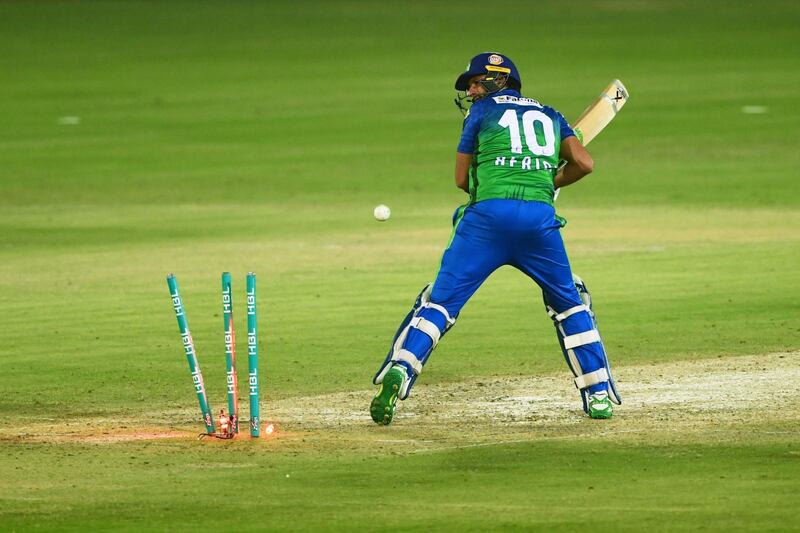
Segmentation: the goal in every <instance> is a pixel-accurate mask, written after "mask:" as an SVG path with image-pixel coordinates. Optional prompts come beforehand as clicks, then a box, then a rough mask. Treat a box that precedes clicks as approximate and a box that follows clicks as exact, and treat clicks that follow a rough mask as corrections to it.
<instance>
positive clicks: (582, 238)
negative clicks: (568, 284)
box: [0, 1, 800, 531]
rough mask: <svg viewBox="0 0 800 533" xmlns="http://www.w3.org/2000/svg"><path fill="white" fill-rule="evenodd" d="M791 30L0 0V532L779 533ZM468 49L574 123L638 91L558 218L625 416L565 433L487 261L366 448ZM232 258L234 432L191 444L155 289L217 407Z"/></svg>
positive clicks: (765, 10)
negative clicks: (253, 322) (250, 429)
mask: <svg viewBox="0 0 800 533" xmlns="http://www.w3.org/2000/svg"><path fill="white" fill-rule="evenodd" d="M798 20H800V8H798V7H797V6H796V5H795V3H793V2H780V1H777V2H770V3H769V4H768V5H764V6H757V7H754V6H751V5H749V3H747V2H733V3H730V2H721V1H719V2H717V1H712V2H703V3H702V4H698V3H696V2H666V1H664V2H661V1H658V2H635V1H621V2H601V1H591V2H582V3H580V6H579V5H578V4H575V5H570V6H557V5H549V6H537V7H536V9H535V10H533V9H532V8H531V7H530V6H529V4H528V3H523V2H516V3H515V2H510V3H504V4H503V5H502V6H499V5H490V4H486V3H485V2H461V3H459V5H458V7H457V8H456V7H455V6H454V5H452V4H451V3H448V2H425V3H422V2H419V3H417V2H414V3H410V4H409V5H406V6H404V7H403V8H402V9H401V8H399V7H398V5H396V4H395V3H380V2H360V1H351V2H321V1H319V2H306V1H298V2H292V3H291V4H287V5H286V6H284V7H271V6H267V5H254V4H251V3H236V2H228V3H225V5H224V6H223V5H222V4H219V3H218V2H168V3H159V4H154V3H147V2H90V3H86V2H84V3H66V2H33V3H23V2H3V3H0V49H2V50H4V53H3V54H0V70H2V71H3V72H7V73H13V74H11V75H9V76H6V78H7V79H6V80H4V82H3V83H2V84H0V117H2V122H1V123H0V294H2V295H3V296H2V299H1V300H0V301H1V302H2V308H3V316H4V320H3V327H2V328H0V363H1V368H2V371H0V391H3V394H2V396H1V397H0V416H2V419H3V420H4V424H2V425H1V426H0V477H2V479H3V480H4V482H3V483H1V484H0V530H18V531H23V530H36V529H43V530H76V529H92V530H95V529H100V530H102V529H115V530H120V529H123V530H124V529H130V530H133V529H141V528H143V527H148V528H150V529H157V530H189V529H196V528H197V527H208V526H212V525H221V523H222V518H221V513H222V512H223V510H224V509H227V510H228V511H230V512H231V513H233V515H234V518H233V521H234V524H235V527H236V529H237V530H239V529H241V530H264V529H276V530H308V529H337V530H352V529H364V530H374V529H379V528H382V527H384V526H386V527H390V528H392V529H408V530H420V531H427V530H431V529H435V530H461V531H485V530H493V529H510V530H531V529H541V530H548V531H550V530H564V531H566V530H570V531H573V530H575V529H577V528H583V527H587V526H588V525H591V526H592V527H604V526H606V528H614V529H617V530H630V531H640V530H642V529H648V530H653V531H678V530H697V529H701V528H703V529H708V530H712V531H713V530H723V529H724V530H729V531H737V530H742V531H744V530H775V531H780V530H792V529H794V528H796V526H794V525H793V524H794V523H795V515H796V513H795V512H794V510H795V509H796V507H797V506H798V505H799V504H800V498H798V496H797V491H796V490H795V489H796V480H797V479H798V475H800V466H798V465H799V463H798V456H799V455H800V446H798V444H799V443H800V432H799V431H798V429H797V428H798V427H800V426H799V425H798V423H800V394H798V388H797V387H796V386H795V385H794V384H795V383H797V379H798V378H800V340H798V339H800V336H798V332H799V331H800V324H799V323H798V316H800V307H798V304H797V302H796V300H797V288H798V287H800V270H798V269H797V264H800V209H798V207H797V206H798V204H799V203H800V188H798V187H797V186H796V184H795V181H796V179H795V175H796V171H795V169H796V168H798V166H800V152H798V151H797V150H796V148H795V144H796V139H797V138H798V136H799V135H800V122H798V121H797V119H796V114H795V110H796V108H797V104H798V103H800V89H798V87H800V54H799V53H798V52H800V50H798V45H797V40H796V33H797V32H796V27H797V22H798ZM487 49H497V50H500V51H503V52H504V53H507V54H508V55H509V56H511V57H512V58H514V60H515V62H516V64H517V66H518V67H519V69H520V72H521V75H522V77H523V83H524V88H525V89H526V90H525V91H524V92H525V93H526V95H527V96H531V97H535V98H538V99H540V100H541V101H543V102H545V103H547V104H550V105H553V106H554V107H556V108H558V109H559V110H561V111H562V112H563V113H564V114H565V115H566V116H567V117H568V118H574V117H575V116H577V115H578V114H579V113H580V111H581V110H582V109H583V108H584V107H585V106H586V105H587V104H588V103H589V102H590V101H591V99H592V98H593V97H594V96H595V95H596V94H597V93H598V92H599V91H600V90H601V89H602V87H603V86H605V84H607V83H608V81H610V80H611V79H613V78H616V77H619V78H621V79H622V80H623V81H624V82H625V84H626V86H627V87H628V89H629V90H630V92H631V100H630V102H629V103H628V104H627V106H626V108H625V109H624V110H623V111H622V112H621V114H620V115H619V117H617V119H615V121H614V122H613V123H612V124H611V125H610V126H609V128H608V129H607V131H604V132H603V133H602V134H601V136H600V137H598V139H597V140H596V141H594V142H593V144H592V146H591V147H590V149H591V152H592V154H593V156H594V159H595V165H596V167H595V172H594V173H593V174H592V176H590V177H589V178H587V179H586V180H585V181H584V182H581V183H579V184H577V185H576V186H574V187H570V188H569V189H566V190H565V191H564V192H563V194H562V195H561V198H560V199H559V203H558V209H559V213H560V214H561V215H563V216H565V217H566V218H567V219H568V220H569V224H568V226H567V227H566V229H565V230H564V232H563V233H564V238H565V240H566V242H567V247H568V251H569V252H570V257H571V260H572V265H573V268H574V270H575V271H576V272H577V273H579V274H580V275H581V276H583V277H584V278H585V279H586V281H587V283H588V285H589V287H590V288H591V289H592V293H593V295H594V299H595V306H596V311H597V312H598V317H599V320H600V327H601V330H602V332H603V335H604V338H605V340H606V343H607V344H608V348H609V352H610V355H611V357H612V362H613V363H614V365H615V370H617V373H618V376H619V378H620V387H621V390H622V394H623V397H624V399H625V402H626V403H625V404H624V405H623V406H621V407H620V408H618V410H617V411H616V413H615V418H614V419H612V420H611V421H607V422H598V421H592V420H589V419H586V418H584V417H583V416H582V413H580V411H579V401H578V395H577V393H576V392H575V391H574V390H573V389H571V385H570V382H569V376H568V371H567V369H566V367H565V365H564V363H563V360H562V358H561V356H560V354H559V353H558V349H557V345H556V341H555V339H554V336H553V331H552V325H551V323H550V321H549V319H548V318H547V316H546V315H545V313H544V312H543V310H542V305H541V298H540V294H539V292H538V291H537V290H536V289H535V287H532V286H531V283H530V282H529V281H528V280H527V279H526V278H525V277H524V276H522V275H521V274H520V273H518V272H516V271H514V270H511V269H508V268H506V269H501V270H500V271H498V272H497V273H496V274H495V275H494V276H493V277H492V278H490V279H489V281H488V282H487V283H486V284H485V285H484V286H483V287H482V288H481V289H480V291H479V292H478V293H477V294H476V296H475V297H474V298H473V300H472V301H470V303H469V304H468V305H467V306H466V307H465V309H464V311H463V312H462V314H461V316H460V318H459V322H458V324H457V326H456V327H455V329H454V330H453V332H451V333H450V334H449V335H448V336H447V338H446V339H445V340H444V341H443V342H442V344H441V345H440V346H439V347H438V348H437V351H436V353H435V355H434V356H433V357H432V359H431V362H430V364H428V365H427V366H426V369H425V374H424V375H423V376H422V377H421V378H420V381H419V383H418V385H417V386H416V388H415V391H414V397H412V399H410V400H409V402H406V405H403V406H402V408H401V410H400V411H399V413H398V415H397V421H396V422H397V423H396V424H394V425H392V426H390V427H387V428H382V427H377V426H374V425H373V424H372V422H371V421H370V420H369V416H368V414H367V406H368V404H369V399H370V397H371V394H372V393H373V387H372V386H371V384H370V380H371V378H372V374H373V373H374V371H375V370H376V367H377V365H378V364H379V363H380V361H381V359H382V356H383V354H384V353H385V351H386V349H387V348H388V342H389V340H390V337H391V335H392V334H393V332H394V330H395V328H396V325H397V323H398V321H399V320H400V318H402V316H403V315H404V313H405V312H406V311H407V309H408V306H409V305H410V304H411V302H412V300H413V298H414V296H415V295H416V294H417V292H418V291H419V289H420V288H421V287H422V285H423V284H424V283H426V282H427V281H429V280H430V279H431V278H432V276H433V275H434V274H435V271H436V267H437V263H438V260H439V258H440V254H441V251H442V248H443V246H444V245H445V244H446V242H447V239H448V236H449V233H450V227H449V220H450V216H451V214H452V211H453V209H454V208H455V207H456V206H457V205H459V204H460V203H463V201H464V197H463V194H462V193H460V192H459V191H458V190H457V189H455V187H454V186H453V184H452V177H451V176H452V166H453V152H454V150H455V145H456V141H457V137H458V133H459V128H460V124H461V123H460V119H459V115H458V112H457V110H456V109H455V107H454V106H453V105H452V103H451V100H452V97H453V91H452V90H451V88H452V83H453V80H454V79H455V76H457V74H458V73H459V71H460V69H462V68H463V66H464V64H465V63H466V61H467V60H468V59H469V57H470V56H471V55H473V54H475V53H478V52H481V51H484V50H487ZM378 203H386V204H388V205H389V206H390V207H391V208H392V212H393V216H392V218H391V220H389V221H388V222H386V223H377V222H375V221H374V220H373V219H372V208H373V207H374V206H375V205H376V204H378ZM224 270H229V271H231V272H233V273H234V292H235V294H234V298H235V301H234V305H235V310H236V311H238V314H237V316H236V326H237V330H238V331H240V332H241V331H244V315H243V313H241V312H240V311H241V309H242V301H243V299H242V296H243V289H244V274H245V273H246V272H247V271H248V270H254V271H256V272H257V273H258V275H259V299H260V301H259V303H260V307H259V314H260V320H261V322H260V331H261V333H262V343H261V347H260V348H261V354H262V368H261V369H262V375H263V376H264V377H265V381H264V382H263V386H262V390H263V396H264V397H263V402H262V413H265V414H266V416H267V418H270V419H271V420H273V421H274V422H275V423H276V425H277V428H278V432H277V434H276V435H275V436H273V437H271V438H268V439H262V440H261V441H252V440H249V439H246V438H243V439H239V440H237V441H235V442H220V441H209V440H205V441H197V440H196V439H195V436H196V434H197V432H199V431H200V430H201V428H202V426H201V424H200V422H199V417H198V409H197V402H196V399H195V397H194V395H193V393H192V388H191V384H190V381H189V375H188V371H187V368H186V360H185V358H184V357H183V355H182V349H181V346H180V344H179V343H180V339H179V336H178V332H177V328H176V324H175V319H174V315H173V312H172V309H171V306H170V302H169V298H168V292H167V287H166V283H165V280H164V277H165V275H166V274H167V273H169V272H174V273H176V275H177V277H178V280H179V282H180V285H181V292H182V296H183V298H184V304H185V307H186V310H187V316H188V319H189V323H190V326H191V329H192V332H193V335H194V338H195V342H196V346H197V349H198V353H199V357H200V362H201V365H202V368H203V372H204V375H205V380H206V385H207V389H208V393H209V398H210V400H211V403H212V405H213V406H214V407H215V408H216V409H217V410H218V409H219V408H220V407H222V406H223V398H224V357H223V350H222V348H223V347H222V338H221V329H222V327H221V326H222V324H221V322H222V320H221V316H220V314H221V312H220V309H219V307H220V305H219V275H220V273H221V272H222V271H224ZM239 352H240V374H242V375H243V373H242V372H241V370H242V369H243V368H244V361H243V360H244V357H242V356H241V354H242V353H244V347H243V344H242V343H241V339H240V347H239ZM240 377H241V376H240ZM242 381H244V380H243V379H242ZM243 392H244V387H242V393H243Z"/></svg>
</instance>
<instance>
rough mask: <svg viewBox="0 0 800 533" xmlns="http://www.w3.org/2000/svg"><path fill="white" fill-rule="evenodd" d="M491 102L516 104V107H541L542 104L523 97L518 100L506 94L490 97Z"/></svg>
mask: <svg viewBox="0 0 800 533" xmlns="http://www.w3.org/2000/svg"><path fill="white" fill-rule="evenodd" d="M492 100H494V101H495V102H496V103H498V104H516V105H525V106H534V107H543V106H542V104H540V103H539V102H537V101H536V100H534V99H533V98H524V97H523V98H519V97H517V96H511V95H508V94H504V95H500V96H492Z"/></svg>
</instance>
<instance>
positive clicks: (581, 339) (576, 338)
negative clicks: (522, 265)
mask: <svg viewBox="0 0 800 533" xmlns="http://www.w3.org/2000/svg"><path fill="white" fill-rule="evenodd" d="M593 342H600V332H599V331H597V330H596V329H590V330H589V331H584V332H583V333H576V334H575V335H569V336H567V337H564V348H565V349H567V350H571V349H573V348H576V347H578V346H583V345H584V344H591V343H593Z"/></svg>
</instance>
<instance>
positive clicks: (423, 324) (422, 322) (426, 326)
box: [411, 316, 442, 346]
mask: <svg viewBox="0 0 800 533" xmlns="http://www.w3.org/2000/svg"><path fill="white" fill-rule="evenodd" d="M411 327H412V328H416V329H418V330H420V331H421V332H423V333H424V334H425V335H427V336H428V337H430V338H431V341H433V345H434V346H436V344H437V343H438V342H439V338H440V337H441V336H442V332H441V331H439V328H438V327H436V324H434V323H433V322H431V321H430V320H426V319H424V318H423V317H421V316H415V317H414V318H412V319H411Z"/></svg>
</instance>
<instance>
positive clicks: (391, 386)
mask: <svg viewBox="0 0 800 533" xmlns="http://www.w3.org/2000/svg"><path fill="white" fill-rule="evenodd" d="M402 384H403V375H402V374H401V373H400V371H395V370H390V371H389V373H388V374H386V376H385V377H384V378H383V383H381V390H379V391H378V394H376V395H375V397H374V398H373V399H372V403H370V405H369V414H370V416H372V420H373V421H374V422H375V423H376V424H380V425H382V426H388V425H389V424H390V423H391V422H392V418H394V411H395V408H396V405H397V394H398V393H399V391H400V386H401V385H402Z"/></svg>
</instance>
